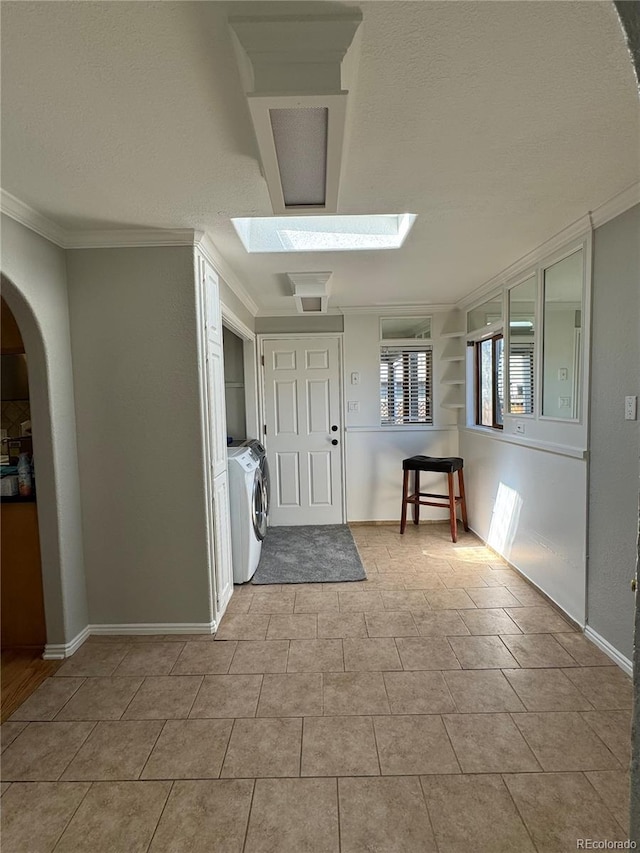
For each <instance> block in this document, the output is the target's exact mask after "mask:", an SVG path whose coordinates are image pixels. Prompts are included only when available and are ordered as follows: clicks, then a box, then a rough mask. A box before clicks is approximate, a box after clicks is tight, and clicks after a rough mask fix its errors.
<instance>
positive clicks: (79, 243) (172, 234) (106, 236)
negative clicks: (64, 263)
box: [63, 228, 198, 249]
mask: <svg viewBox="0 0 640 853" xmlns="http://www.w3.org/2000/svg"><path fill="white" fill-rule="evenodd" d="M197 233H198V232H196V231H194V230H193V229H191V228H167V229H164V228H119V229H115V228H114V229H113V230H112V231H110V230H108V231H72V232H67V235H66V237H65V241H64V245H63V248H65V249H128V248H144V247H146V246H193V245H194V242H195V239H196V234H197Z"/></svg>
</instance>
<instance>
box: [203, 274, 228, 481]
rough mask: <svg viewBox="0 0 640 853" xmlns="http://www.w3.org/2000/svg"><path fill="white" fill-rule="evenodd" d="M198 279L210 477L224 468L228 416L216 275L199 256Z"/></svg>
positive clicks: (213, 477)
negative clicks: (200, 286) (202, 328)
mask: <svg viewBox="0 0 640 853" xmlns="http://www.w3.org/2000/svg"><path fill="white" fill-rule="evenodd" d="M201 276H202V277H201V282H202V302H203V311H202V314H203V320H204V356H205V381H206V389H207V392H206V393H207V421H208V433H209V435H208V438H209V454H210V460H209V461H210V465H211V477H212V479H215V478H216V477H219V476H220V474H222V473H224V472H225V471H226V470H227V420H226V413H225V398H224V364H223V360H222V316H221V313H220V298H219V289H218V277H217V275H216V274H215V272H214V270H213V269H212V268H211V266H210V265H209V264H208V262H207V261H206V260H204V259H203V258H201Z"/></svg>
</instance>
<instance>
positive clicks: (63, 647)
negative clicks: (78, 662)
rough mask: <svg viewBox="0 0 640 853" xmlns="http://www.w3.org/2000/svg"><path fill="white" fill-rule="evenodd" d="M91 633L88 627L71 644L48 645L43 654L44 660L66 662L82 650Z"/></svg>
mask: <svg viewBox="0 0 640 853" xmlns="http://www.w3.org/2000/svg"><path fill="white" fill-rule="evenodd" d="M90 633H91V631H90V627H89V625H87V627H86V628H83V629H82V631H80V633H79V634H76V636H75V637H74V638H73V640H71V642H70V643H47V645H46V646H45V647H44V652H43V654H42V658H43V660H64V659H65V658H68V657H70V656H71V655H72V654H73V653H74V652H75V651H77V650H78V649H79V648H80V646H81V645H82V644H83V643H84V641H85V640H86V639H87V637H88V636H89V634H90Z"/></svg>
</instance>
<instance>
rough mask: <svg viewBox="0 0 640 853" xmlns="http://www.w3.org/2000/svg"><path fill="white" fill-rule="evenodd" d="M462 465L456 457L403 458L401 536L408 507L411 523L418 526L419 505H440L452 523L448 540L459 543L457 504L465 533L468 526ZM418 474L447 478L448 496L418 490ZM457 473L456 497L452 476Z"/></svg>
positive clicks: (405, 522) (461, 461)
mask: <svg viewBox="0 0 640 853" xmlns="http://www.w3.org/2000/svg"><path fill="white" fill-rule="evenodd" d="M463 464H464V462H463V460H462V459H461V458H460V457H459V456H447V457H439V456H411V457H410V458H409V459H404V460H403V462H402V470H403V471H404V479H403V482H402V515H401V518H400V533H404V529H405V527H406V526H407V504H411V505H412V507H413V523H414V524H418V522H419V521H420V506H421V505H422V506H442V507H445V506H446V507H448V508H449V519H450V522H451V539H452V541H453V542H457V541H458V521H457V518H456V509H457V506H458V504H460V509H461V512H462V524H463V526H464V529H465V530H468V529H469V525H468V523H467V502H466V500H465V497H464V476H463V474H462V466H463ZM410 471H413V494H411V495H410V494H409V472H410ZM420 471H437V472H439V473H442V474H446V475H447V479H448V481H449V494H448V495H434V494H430V493H428V492H421V491H420ZM456 471H457V472H458V490H459V492H460V494H459V495H456V493H455V489H454V485H453V475H454V473H455V472H456ZM421 498H439V499H440V502H438V503H436V502H435V501H432V500H429V501H423V500H421Z"/></svg>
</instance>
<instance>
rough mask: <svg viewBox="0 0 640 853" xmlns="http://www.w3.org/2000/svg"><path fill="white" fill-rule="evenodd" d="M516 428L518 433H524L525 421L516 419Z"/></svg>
mask: <svg viewBox="0 0 640 853" xmlns="http://www.w3.org/2000/svg"><path fill="white" fill-rule="evenodd" d="M515 430H516V432H517V433H518V435H524V422H523V421H516V424H515Z"/></svg>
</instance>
